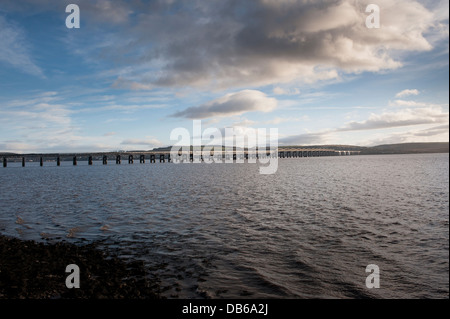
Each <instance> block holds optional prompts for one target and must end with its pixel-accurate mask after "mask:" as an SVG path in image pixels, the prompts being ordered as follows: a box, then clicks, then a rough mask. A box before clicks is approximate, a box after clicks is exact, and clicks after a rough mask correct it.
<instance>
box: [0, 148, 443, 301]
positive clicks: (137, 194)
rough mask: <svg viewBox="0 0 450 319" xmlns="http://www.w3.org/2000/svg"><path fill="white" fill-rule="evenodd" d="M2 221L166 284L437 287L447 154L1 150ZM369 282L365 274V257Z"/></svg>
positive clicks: (426, 290)
mask: <svg viewBox="0 0 450 319" xmlns="http://www.w3.org/2000/svg"><path fill="white" fill-rule="evenodd" d="M0 185H1V191H0V233H1V234H3V235H9V236H14V237H18V238H22V239H33V240H37V241H48V240H50V241H52V242H54V241H59V240H65V241H69V242H75V243H83V242H91V241H99V242H100V243H101V245H102V246H104V247H107V248H108V249H114V250H116V251H118V252H120V255H121V256H123V257H124V258H131V259H138V260H142V261H143V262H144V264H145V265H146V267H148V270H149V273H151V274H152V275H153V276H155V277H157V278H158V280H160V282H161V286H162V288H163V291H164V292H163V295H164V296H166V297H168V298H205V297H206V298H208V297H211V298H448V297H449V155H448V154H418V155H377V156H342V157H313V158H292V159H280V160H279V163H278V170H277V172H276V174H273V175H260V174H259V166H258V165H257V164H249V163H244V164H206V163H201V164H192V163H189V164H171V163H156V164H150V163H148V162H147V163H146V164H136V163H135V164H133V165H130V164H124V163H122V164H121V165H116V164H112V163H109V164H108V165H106V166H104V165H102V164H101V162H94V165H93V166H88V165H87V163H84V162H79V163H78V166H72V163H71V162H62V165H61V167H57V166H56V163H50V162H49V163H47V162H46V163H44V167H39V164H38V163H27V166H26V167H25V168H22V167H21V164H20V163H8V167H7V168H0ZM369 264H375V265H377V266H378V267H379V269H380V288H378V289H376V288H373V289H369V288H367V287H366V277H367V276H368V275H369V273H366V266H367V265H369Z"/></svg>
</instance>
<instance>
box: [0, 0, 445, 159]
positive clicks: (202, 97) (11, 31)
mask: <svg viewBox="0 0 450 319" xmlns="http://www.w3.org/2000/svg"><path fill="white" fill-rule="evenodd" d="M69 3H75V4H77V5H78V6H79V8H80V21H81V22H80V24H81V25H80V28H79V29H68V28H67V27H66V25H65V20H66V17H67V16H68V13H66V12H65V8H66V6H67V5H68V4H69ZM369 3H375V4H377V5H378V6H379V7H380V20H381V25H380V28H378V29H368V28H367V27H366V26H365V20H366V17H367V15H368V14H367V13H365V7H366V6H367V5H368V4H369ZM448 11H449V10H448V2H447V1H422V2H420V1H395V3H391V1H387V0H386V1H385V0H383V1H375V0H372V1H367V2H364V1H350V0H342V1H321V2H314V3H310V2H308V1H294V0H279V1H268V0H254V1H231V0H230V1H228V0H221V1H204V0H203V1H195V0H194V1H177V0H158V1H141V0H135V1H112V0H111V1H110V0H94V1H87V0H86V1H85V0H83V1H75V0H72V1H50V0H34V1H32V0H18V1H12V0H11V1H10V0H5V1H2V3H1V4H0V152H1V151H7V152H22V153H27V152H72V151H82V152H84V151H86V152H87V151H109V150H133V149H139V150H147V149H152V148H154V147H159V146H166V145H171V144H173V143H175V141H171V140H170V133H171V131H172V130H173V129H175V128H178V127H184V128H187V129H189V130H191V129H192V123H193V122H192V121H193V120H194V119H201V120H202V125H203V128H207V127H216V128H218V129H223V128H224V127H235V129H236V131H237V132H243V133H245V131H246V130H247V129H248V128H267V129H269V128H278V131H279V144H280V145H294V144H297V145H308V144H354V145H364V146H366V145H378V144H386V143H403V142H439V141H448V139H449V129H448V127H449V124H448V123H449V120H448V118H449V113H448V112H449V93H448V89H449V83H448V78H449V64H448V63H449V31H448V30H449V27H448Z"/></svg>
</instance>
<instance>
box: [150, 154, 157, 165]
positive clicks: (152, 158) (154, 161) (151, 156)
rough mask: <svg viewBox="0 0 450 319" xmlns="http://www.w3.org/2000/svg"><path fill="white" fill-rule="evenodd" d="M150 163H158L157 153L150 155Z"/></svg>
mask: <svg viewBox="0 0 450 319" xmlns="http://www.w3.org/2000/svg"><path fill="white" fill-rule="evenodd" d="M150 163H156V156H155V154H151V155H150Z"/></svg>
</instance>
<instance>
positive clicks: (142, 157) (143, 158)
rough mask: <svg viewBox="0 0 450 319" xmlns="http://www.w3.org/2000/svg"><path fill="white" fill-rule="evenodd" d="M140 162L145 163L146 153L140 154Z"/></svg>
mask: <svg viewBox="0 0 450 319" xmlns="http://www.w3.org/2000/svg"><path fill="white" fill-rule="evenodd" d="M139 163H140V164H145V155H141V156H139Z"/></svg>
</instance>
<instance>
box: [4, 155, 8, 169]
mask: <svg viewBox="0 0 450 319" xmlns="http://www.w3.org/2000/svg"><path fill="white" fill-rule="evenodd" d="M6 166H8V160H7V159H6V157H3V167H6Z"/></svg>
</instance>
